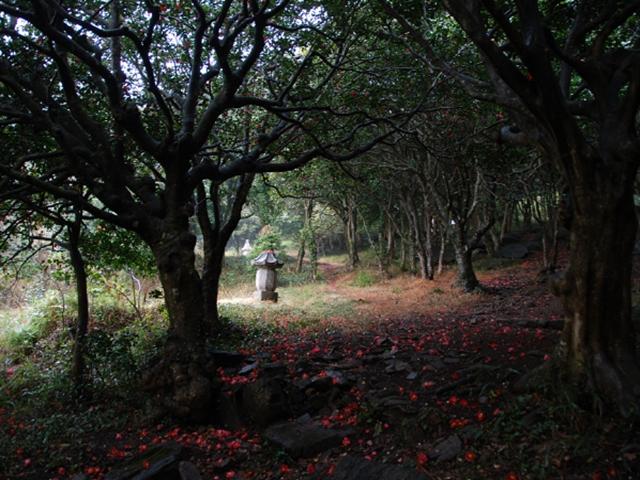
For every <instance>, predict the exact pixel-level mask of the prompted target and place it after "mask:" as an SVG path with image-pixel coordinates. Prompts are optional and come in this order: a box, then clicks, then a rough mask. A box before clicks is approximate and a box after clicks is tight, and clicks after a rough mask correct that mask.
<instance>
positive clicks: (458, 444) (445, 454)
mask: <svg viewBox="0 0 640 480" xmlns="http://www.w3.org/2000/svg"><path fill="white" fill-rule="evenodd" d="M461 451H462V440H460V437H458V435H455V434H454V435H451V436H449V437H447V438H446V439H445V440H443V441H442V442H440V443H438V444H437V445H436V446H435V447H434V448H433V449H432V450H430V451H429V452H428V453H427V455H428V456H429V458H432V459H433V460H437V461H439V462H446V461H448V460H452V459H454V458H456V457H457V456H458V455H459V454H460V452H461Z"/></svg>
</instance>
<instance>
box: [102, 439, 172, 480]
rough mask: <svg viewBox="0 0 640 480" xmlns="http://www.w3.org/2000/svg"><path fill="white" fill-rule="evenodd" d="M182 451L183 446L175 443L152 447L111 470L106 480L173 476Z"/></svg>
mask: <svg viewBox="0 0 640 480" xmlns="http://www.w3.org/2000/svg"><path fill="white" fill-rule="evenodd" d="M181 453H182V447H181V446H180V445H178V444H175V443H165V444H163V445H158V446H154V447H151V448H150V449H149V450H147V451H146V452H144V453H143V454H141V455H138V456H136V457H134V458H132V459H130V460H127V461H125V462H124V463H122V464H121V465H119V466H118V468H117V469H115V470H113V471H112V472H109V473H108V474H107V476H106V477H105V480H148V479H156V478H157V479H160V478H171V477H174V478H175V476H174V475H170V474H169V471H170V470H174V471H175V467H176V464H177V462H178V460H179V458H180V454H181Z"/></svg>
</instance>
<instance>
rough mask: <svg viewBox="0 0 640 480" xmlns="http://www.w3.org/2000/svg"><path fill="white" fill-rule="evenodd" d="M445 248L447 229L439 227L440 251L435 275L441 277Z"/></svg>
mask: <svg viewBox="0 0 640 480" xmlns="http://www.w3.org/2000/svg"><path fill="white" fill-rule="evenodd" d="M446 248H447V227H445V226H441V227H440V251H439V252H438V270H437V272H436V273H437V274H438V275H442V270H443V269H444V252H445V249H446Z"/></svg>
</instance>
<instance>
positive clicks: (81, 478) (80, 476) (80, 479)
mask: <svg viewBox="0 0 640 480" xmlns="http://www.w3.org/2000/svg"><path fill="white" fill-rule="evenodd" d="M71 480H89V477H88V476H86V475H85V474H84V473H76V474H75V475H74V476H73V477H71Z"/></svg>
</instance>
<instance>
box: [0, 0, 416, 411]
mask: <svg viewBox="0 0 640 480" xmlns="http://www.w3.org/2000/svg"><path fill="white" fill-rule="evenodd" d="M360 14H361V9H360V6H359V5H358V2H354V3H353V4H351V3H349V4H347V5H343V6H342V7H341V8H335V5H333V4H332V3H331V2H330V3H328V4H326V5H324V3H323V2H313V1H309V2H306V1H305V2H290V1H289V0H280V1H276V2H270V1H268V0H265V1H260V2H258V1H249V2H246V1H235V0H219V1H216V2H212V3H211V4H208V5H203V4H201V3H200V2H198V1H197V0H194V1H193V2H191V3H180V4H178V3H176V4H175V5H172V6H169V5H167V4H161V5H155V4H153V3H151V2H136V1H124V0H114V1H113V2H111V3H110V4H109V5H108V8H105V6H104V4H102V3H100V2H96V3H92V2H87V3H83V4H80V5H76V4H74V5H72V6H63V5H60V4H57V3H52V2H47V1H44V0H34V1H33V2H30V3H20V4H14V3H11V2H8V1H0V28H2V33H3V36H2V39H1V40H0V51H1V52H2V60H0V116H1V118H0V122H1V123H2V125H3V127H4V130H3V132H4V133H3V134H6V133H7V132H12V131H13V130H12V129H15V128H16V126H17V125H28V126H29V128H30V129H32V130H34V131H38V132H40V134H41V135H42V136H43V137H45V139H46V142H43V143H40V144H38V145H35V146H30V147H26V148H25V150H24V152H23V154H22V155H19V156H16V157H12V158H6V157H4V158H3V159H2V161H1V162H0V175H2V176H3V177H7V178H11V179H12V180H13V181H15V182H20V183H22V184H24V185H29V186H30V187H33V188H37V189H39V190H40V191H43V192H46V193H48V194H50V195H53V196H55V197H57V198H61V199H66V200H68V201H71V202H77V203H78V204H79V205H80V207H81V208H82V209H83V210H84V211H86V212H88V213H89V214H91V215H92V216H94V217H95V218H99V219H101V220H104V221H106V222H109V223H111V224H113V225H116V226H118V227H120V228H125V229H127V230H130V231H132V232H134V233H135V234H136V235H138V236H139V237H140V238H141V239H142V240H143V241H144V242H145V243H146V244H147V245H148V246H149V248H150V250H151V251H152V253H153V256H154V258H155V261H156V265H157V269H158V274H159V277H160V280H161V283H162V286H163V290H164V299H165V303H166V306H167V309H168V312H169V319H170V326H169V339H168V343H167V346H166V348H165V352H164V354H163V356H162V357H161V361H160V362H159V363H158V365H157V366H156V367H155V368H154V369H153V370H150V371H149V372H148V373H149V374H148V376H147V382H146V383H147V386H148V387H149V388H150V389H151V390H152V391H153V392H155V393H157V394H158V395H159V400H160V403H161V404H162V405H163V406H164V407H166V408H167V409H168V410H169V411H171V412H173V413H174V414H177V415H179V416H181V417H188V418H193V419H202V418H204V417H205V416H207V415H208V412H209V404H210V401H211V398H212V394H213V388H212V383H211V381H210V380H209V376H208V373H207V371H205V370H204V369H203V365H205V364H206V361H205V358H204V356H203V352H204V349H203V345H204V340H205V338H207V333H209V332H211V330H212V329H214V328H215V327H216V323H217V307H216V302H215V300H216V296H217V286H218V279H219V275H220V270H221V265H222V258H223V255H224V247H225V245H226V242H227V241H228V239H229V237H230V235H231V233H232V231H233V229H234V228H235V226H236V225H237V223H238V221H239V219H240V215H241V211H242V206H243V204H244V203H245V201H246V198H247V195H248V192H249V190H250V187H251V184H252V181H253V178H254V175H255V174H256V173H260V172H270V171H286V170H291V169H294V168H297V167H299V166H301V165H304V164H305V163H307V162H309V161H310V160H312V159H314V158H317V157H324V158H328V159H331V160H334V161H344V160H347V159H350V158H353V157H355V156H357V155H358V154H360V153H362V152H365V151H367V150H369V149H370V148H371V147H372V146H374V145H375V144H376V143H377V142H378V141H380V140H381V139H383V138H385V137H387V136H388V135H390V134H391V133H392V131H393V127H394V125H395V123H396V122H397V121H400V120H401V119H402V117H403V116H404V115H405V113H404V112H398V111H393V112H391V111H390V109H389V108H387V107H382V106H379V107H378V109H377V110H375V111H367V110H365V109H363V108H361V107H360V106H357V105H346V106H345V105H344V104H341V103H340V100H341V98H340V95H336V92H339V91H341V90H343V89H348V88H350V87H354V86H359V87H362V88H365V87H366V85H367V83H368V82H369V80H370V75H369V73H370V72H368V71H367V70H366V69H365V70H362V69H360V71H359V75H358V77H357V79H358V82H360V83H354V82H356V80H355V79H354V78H355V77H354V78H352V79H348V78H347V79H345V78H343V77H344V76H345V75H344V72H348V71H349V70H350V69H351V68H354V67H355V66H359V65H356V64H357V60H358V59H357V58H354V55H353V51H352V49H353V46H354V45H357V44H358V38H357V36H356V35H355V34H351V33H349V32H350V31H351V26H352V23H353V22H356V21H357V19H358V17H359V15H360ZM125 18H126V19H127V20H126V21H124V19H125ZM340 81H343V82H346V85H345V84H343V85H342V86H340V87H336V86H335V85H336V84H337V83H338V82H340ZM347 81H348V82H347ZM371 84H375V80H374V81H372V83H371ZM344 95H347V94H346V93H345V94H344ZM344 95H343V96H344ZM43 144H44V145H46V147H47V148H42V149H38V147H39V146H42V145H43ZM69 179H72V180H73V181H74V182H77V183H78V184H79V185H81V188H82V189H84V190H85V191H86V192H87V193H88V196H86V197H85V196H81V195H80V194H79V193H78V191H76V190H70V189H68V188H65V185H66V184H67V181H68V180H69ZM194 216H195V218H196V219H197V223H198V226H199V229H200V230H201V233H202V236H203V239H204V249H205V260H204V268H203V272H202V275H200V274H199V273H198V271H197V270H196V266H195V255H194V246H195V243H196V236H195V234H194V232H193V231H192V228H191V224H192V222H191V219H192V218H193V217H194Z"/></svg>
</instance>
